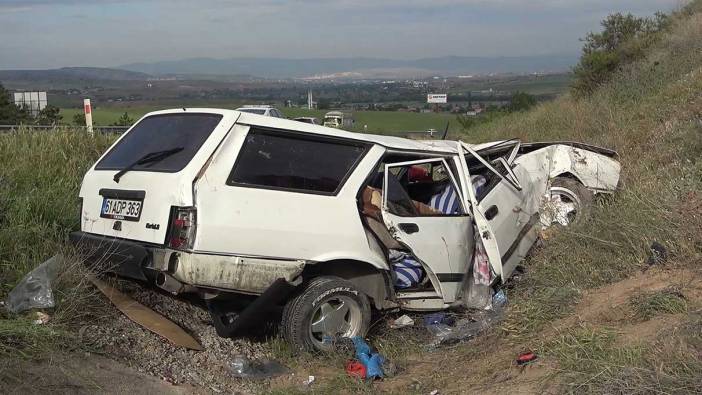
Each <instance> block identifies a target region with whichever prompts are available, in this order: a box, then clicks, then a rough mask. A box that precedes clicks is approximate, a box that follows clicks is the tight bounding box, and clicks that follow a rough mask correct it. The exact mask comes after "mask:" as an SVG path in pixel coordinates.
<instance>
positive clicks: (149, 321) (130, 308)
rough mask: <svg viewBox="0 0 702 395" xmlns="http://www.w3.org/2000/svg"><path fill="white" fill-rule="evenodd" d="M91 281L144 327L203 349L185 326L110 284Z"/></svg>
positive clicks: (187, 346)
mask: <svg viewBox="0 0 702 395" xmlns="http://www.w3.org/2000/svg"><path fill="white" fill-rule="evenodd" d="M90 281H91V282H92V283H93V284H94V285H95V286H96V287H97V288H98V289H99V290H100V292H102V293H103V294H105V296H107V298H108V299H109V300H110V302H112V303H113V304H114V305H115V306H116V307H117V308H118V309H119V311H121V312H123V313H124V315H126V316H127V317H129V319H130V320H132V321H134V322H136V323H137V324H139V325H141V326H143V327H144V328H146V329H148V330H150V331H151V332H154V333H156V334H157V335H160V336H163V337H165V338H166V339H168V340H169V341H170V342H171V343H173V344H174V345H176V346H181V347H185V348H188V349H190V350H197V351H202V350H203V348H202V346H201V345H200V343H198V342H197V340H195V338H193V337H192V336H190V335H189V334H187V333H186V332H185V331H184V330H183V328H181V327H179V326H178V325H176V324H175V323H173V321H171V320H169V319H167V318H166V317H164V316H162V315H161V314H158V313H157V312H155V311H153V310H151V309H150V308H148V307H146V306H144V305H142V304H141V303H139V302H137V301H135V300H134V299H132V298H130V297H129V296H127V295H125V294H123V293H121V292H119V291H118V290H116V289H115V288H113V287H111V286H109V285H108V284H106V283H104V282H102V281H100V280H98V279H97V278H94V277H90Z"/></svg>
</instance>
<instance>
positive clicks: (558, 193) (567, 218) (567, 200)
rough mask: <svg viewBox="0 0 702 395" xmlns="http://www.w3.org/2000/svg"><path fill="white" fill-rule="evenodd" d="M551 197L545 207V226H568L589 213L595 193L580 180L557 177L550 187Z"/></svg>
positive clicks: (543, 213) (542, 216)
mask: <svg viewBox="0 0 702 395" xmlns="http://www.w3.org/2000/svg"><path fill="white" fill-rule="evenodd" d="M549 198H550V199H549V201H548V202H547V203H546V204H545V205H544V207H543V210H542V213H541V222H542V223H543V224H544V225H545V226H551V225H561V226H568V225H571V224H574V223H577V222H578V221H580V220H581V219H582V218H583V217H585V216H586V215H587V212H588V211H589V209H590V206H591V205H592V201H593V199H594V194H593V193H592V192H591V191H590V190H589V189H587V188H585V186H584V185H583V184H581V183H580V182H579V181H578V180H574V179H572V178H566V177H557V178H556V179H554V180H553V182H552V183H551V188H549Z"/></svg>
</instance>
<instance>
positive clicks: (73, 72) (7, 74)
mask: <svg viewBox="0 0 702 395" xmlns="http://www.w3.org/2000/svg"><path fill="white" fill-rule="evenodd" d="M149 78H150V76H149V75H148V74H144V73H139V72H135V71H128V70H119V69H108V68H101V67H64V68H60V69H49V70H0V81H37V80H41V81H48V80H53V81H95V80H107V81H144V80H147V79H149Z"/></svg>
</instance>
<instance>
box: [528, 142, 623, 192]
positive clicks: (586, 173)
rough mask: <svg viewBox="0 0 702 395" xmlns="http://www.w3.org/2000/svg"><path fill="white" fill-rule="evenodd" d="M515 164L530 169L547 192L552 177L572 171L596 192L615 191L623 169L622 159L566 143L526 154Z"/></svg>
mask: <svg viewBox="0 0 702 395" xmlns="http://www.w3.org/2000/svg"><path fill="white" fill-rule="evenodd" d="M515 164H518V165H522V166H524V167H525V168H526V169H527V170H528V171H529V173H530V174H531V175H532V176H533V182H535V183H536V187H537V188H536V189H537V190H540V191H541V192H543V193H546V191H547V189H548V185H549V181H550V180H552V179H554V178H556V177H558V176H562V175H572V176H573V177H575V178H576V179H577V180H578V181H580V182H581V183H582V184H583V185H584V186H585V187H586V188H588V189H590V190H592V191H594V192H596V193H611V192H614V191H615V190H616V189H617V185H618V183H619V176H620V172H621V165H620V164H619V162H618V161H617V160H615V159H613V158H611V157H609V156H606V155H603V154H599V153H596V152H593V151H588V150H585V149H581V148H577V147H573V146H568V145H564V144H555V145H551V146H548V147H544V148H541V149H538V150H535V151H532V152H529V153H527V154H524V155H522V156H520V157H518V158H517V159H516V160H515Z"/></svg>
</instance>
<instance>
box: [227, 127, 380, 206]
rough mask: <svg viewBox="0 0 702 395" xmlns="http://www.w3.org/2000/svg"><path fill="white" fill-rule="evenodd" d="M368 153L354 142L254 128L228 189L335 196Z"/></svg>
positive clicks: (238, 160) (364, 147) (233, 170)
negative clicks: (258, 189)
mask: <svg viewBox="0 0 702 395" xmlns="http://www.w3.org/2000/svg"><path fill="white" fill-rule="evenodd" d="M366 150H367V146H366V145H363V144H359V143H356V142H353V141H347V140H340V139H330V138H321V137H317V136H312V135H307V134H302V133H295V132H287V131H268V130H257V129H255V128H251V130H250V131H249V133H248V135H247V136H246V140H245V141H244V145H243V146H242V147H241V151H240V152H239V156H238V158H237V160H236V163H235V164H234V168H233V169H232V171H231V173H230V175H229V178H228V179H227V185H233V186H247V187H258V188H265V189H277V190H285V191H294V192H303V193H316V194H324V195H335V194H336V193H338V191H339V190H340V189H341V187H342V186H343V183H344V181H345V180H346V178H347V177H348V176H349V174H350V173H351V171H352V170H353V169H354V168H355V166H356V164H357V163H358V162H359V161H360V160H361V158H362V157H363V154H364V153H365V152H366Z"/></svg>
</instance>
